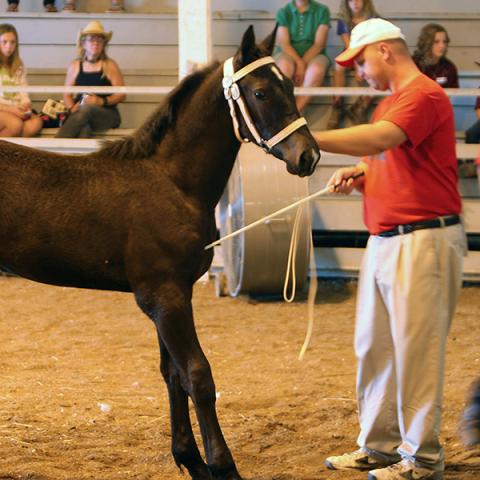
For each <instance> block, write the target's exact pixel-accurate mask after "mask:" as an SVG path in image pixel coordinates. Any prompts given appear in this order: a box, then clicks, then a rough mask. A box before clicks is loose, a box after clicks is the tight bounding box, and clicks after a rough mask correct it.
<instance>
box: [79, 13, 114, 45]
mask: <svg viewBox="0 0 480 480" xmlns="http://www.w3.org/2000/svg"><path fill="white" fill-rule="evenodd" d="M86 35H99V36H100V37H103V38H104V39H105V42H109V41H110V39H111V38H112V32H106V31H105V29H104V28H103V25H102V24H101V22H99V21H98V20H93V21H92V22H90V23H89V24H88V25H87V26H86V27H85V28H84V29H83V30H80V32H79V34H78V40H77V46H79V47H80V46H81V43H82V40H83V38H84V37H85V36H86Z"/></svg>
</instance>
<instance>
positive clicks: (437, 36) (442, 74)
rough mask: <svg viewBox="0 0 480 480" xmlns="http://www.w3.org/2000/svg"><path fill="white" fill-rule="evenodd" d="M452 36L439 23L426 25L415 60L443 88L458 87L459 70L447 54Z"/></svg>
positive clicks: (418, 44) (415, 53)
mask: <svg viewBox="0 0 480 480" xmlns="http://www.w3.org/2000/svg"><path fill="white" fill-rule="evenodd" d="M449 43H450V37H449V36H448V33H447V31H446V30H445V28H443V27H442V26H441V25H439V24H438V23H428V24H427V25H425V26H424V27H423V28H422V30H421V32H420V35H419V37H418V41H417V48H416V50H415V52H414V54H413V60H414V61H415V63H416V64H417V67H418V68H419V69H420V71H421V72H422V73H424V74H425V75H426V76H427V77H430V78H431V79H432V80H435V81H436V82H437V83H438V84H439V85H441V86H442V87H443V88H458V72H457V67H456V66H455V64H454V63H453V62H452V61H451V60H449V59H448V58H447V57H446V55H447V50H448V44H449Z"/></svg>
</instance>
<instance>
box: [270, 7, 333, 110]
mask: <svg viewBox="0 0 480 480" xmlns="http://www.w3.org/2000/svg"><path fill="white" fill-rule="evenodd" d="M276 20H277V23H278V25H279V26H278V31H277V44H278V46H279V49H280V50H281V53H279V54H278V55H277V57H276V62H277V65H278V66H279V67H280V69H281V70H282V72H283V73H284V74H285V75H286V76H287V77H289V78H291V79H292V80H293V81H294V83H295V85H296V86H303V87H318V86H320V85H321V84H322V82H323V79H324V78H325V73H326V72H327V69H328V66H329V63H330V60H329V59H328V57H327V55H326V53H325V45H326V43H327V35H328V29H329V28H330V10H329V9H328V7H326V6H325V5H322V4H321V3H318V2H316V1H314V0H293V1H291V2H290V3H288V4H287V5H286V6H285V7H283V8H281V9H280V10H279V11H278V12H277V15H276ZM310 98H311V97H310V96H306V95H303V96H299V97H297V107H298V109H299V110H300V111H303V109H304V108H305V106H306V105H307V104H308V102H309V101H310Z"/></svg>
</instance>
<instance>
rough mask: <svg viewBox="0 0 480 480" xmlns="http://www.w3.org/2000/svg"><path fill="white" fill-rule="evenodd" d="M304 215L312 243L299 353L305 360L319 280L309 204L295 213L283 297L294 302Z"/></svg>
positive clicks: (301, 206)
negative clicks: (304, 324) (305, 308)
mask: <svg viewBox="0 0 480 480" xmlns="http://www.w3.org/2000/svg"><path fill="white" fill-rule="evenodd" d="M303 215H307V227H306V228H308V231H309V232H310V234H309V243H310V249H309V250H310V255H309V267H310V283H309V286H308V297H307V332H306V334H305V340H304V341H303V345H302V348H301V349H300V353H299V355H298V359H299V360H303V357H304V356H305V353H306V351H307V349H308V347H309V345H310V340H311V339H312V333H313V325H314V316H313V314H314V310H315V298H316V296H317V288H318V280H317V266H316V264H315V252H314V247H313V233H312V226H311V224H312V216H311V211H310V205H309V204H303V205H300V207H299V208H298V210H297V213H296V214H295V220H294V222H293V228H292V237H291V239H290V248H289V250H288V259H287V271H286V273H285V283H284V285H283V299H284V300H285V301H286V302H287V303H291V302H293V300H294V299H295V293H296V286H297V279H296V271H295V259H296V257H297V248H298V236H299V230H300V227H301V222H300V219H301V218H302V216H303ZM290 278H291V283H292V287H291V294H290V296H289V295H288V284H289V281H290Z"/></svg>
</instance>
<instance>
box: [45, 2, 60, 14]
mask: <svg viewBox="0 0 480 480" xmlns="http://www.w3.org/2000/svg"><path fill="white" fill-rule="evenodd" d="M45 11H46V12H48V13H56V12H58V10H57V7H56V6H55V5H52V4H51V3H48V4H47V5H45Z"/></svg>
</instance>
